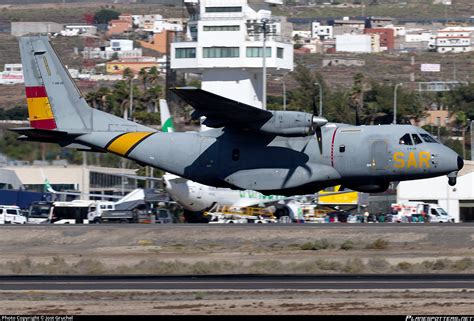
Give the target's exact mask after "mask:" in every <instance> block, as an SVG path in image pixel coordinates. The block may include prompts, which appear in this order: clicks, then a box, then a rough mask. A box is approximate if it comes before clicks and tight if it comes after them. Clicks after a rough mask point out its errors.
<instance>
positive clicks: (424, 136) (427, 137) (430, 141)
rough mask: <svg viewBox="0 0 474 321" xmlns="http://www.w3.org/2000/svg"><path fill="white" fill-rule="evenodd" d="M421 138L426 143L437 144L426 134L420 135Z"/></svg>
mask: <svg viewBox="0 0 474 321" xmlns="http://www.w3.org/2000/svg"><path fill="white" fill-rule="evenodd" d="M420 136H421V138H423V140H424V141H425V142H427V143H435V144H437V143H438V141H436V139H434V138H433V137H431V136H430V135H428V134H420Z"/></svg>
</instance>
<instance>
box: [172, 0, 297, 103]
mask: <svg viewBox="0 0 474 321" xmlns="http://www.w3.org/2000/svg"><path fill="white" fill-rule="evenodd" d="M184 3H185V5H186V8H187V10H188V12H189V15H190V20H189V22H188V25H187V28H186V32H185V35H184V37H181V39H177V40H176V41H175V42H174V43H172V44H171V68H172V69H174V70H177V71H182V72H185V73H197V74H201V76H202V85H201V86H202V89H204V90H206V91H209V92H213V93H215V94H218V95H221V96H224V97H227V98H230V99H233V100H237V101H240V102H242V103H245V104H248V105H251V106H255V107H259V108H262V107H263V104H264V103H265V102H264V99H263V92H264V91H263V89H264V87H263V85H264V79H263V72H264V69H265V70H266V74H267V75H268V74H272V75H278V74H285V73H287V72H289V71H291V70H293V46H292V44H291V29H292V28H291V27H290V25H289V24H288V23H287V22H286V19H285V18H284V17H274V16H272V14H271V10H270V9H271V6H274V5H279V4H283V1H282V0H264V1H256V0H226V1H222V0H185V1H184ZM264 30H265V32H263V31H264ZM264 47H265V50H264ZM264 51H265V52H266V54H265V58H264V57H263V52H264Z"/></svg>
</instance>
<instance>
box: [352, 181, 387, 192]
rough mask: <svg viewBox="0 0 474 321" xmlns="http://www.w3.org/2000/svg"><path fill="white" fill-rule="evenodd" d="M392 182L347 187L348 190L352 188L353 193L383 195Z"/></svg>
mask: <svg viewBox="0 0 474 321" xmlns="http://www.w3.org/2000/svg"><path fill="white" fill-rule="evenodd" d="M389 185H390V182H383V181H381V182H370V183H362V184H358V185H346V186H347V188H350V189H351V190H353V191H357V192H363V193H382V192H385V191H386V190H387V189H388V186H389Z"/></svg>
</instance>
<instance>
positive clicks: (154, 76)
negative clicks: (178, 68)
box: [148, 66, 160, 86]
mask: <svg viewBox="0 0 474 321" xmlns="http://www.w3.org/2000/svg"><path fill="white" fill-rule="evenodd" d="M159 78H160V72H159V71H158V68H156V67H155V66H153V67H151V68H150V70H148V82H149V83H150V85H152V86H155V85H156V84H157V83H158V80H159Z"/></svg>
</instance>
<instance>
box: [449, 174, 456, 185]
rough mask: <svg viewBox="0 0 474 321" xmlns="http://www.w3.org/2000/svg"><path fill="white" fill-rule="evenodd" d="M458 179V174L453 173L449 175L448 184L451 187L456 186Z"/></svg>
mask: <svg viewBox="0 0 474 321" xmlns="http://www.w3.org/2000/svg"><path fill="white" fill-rule="evenodd" d="M457 177H458V172H451V173H449V174H448V184H449V186H454V185H456V181H457Z"/></svg>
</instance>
